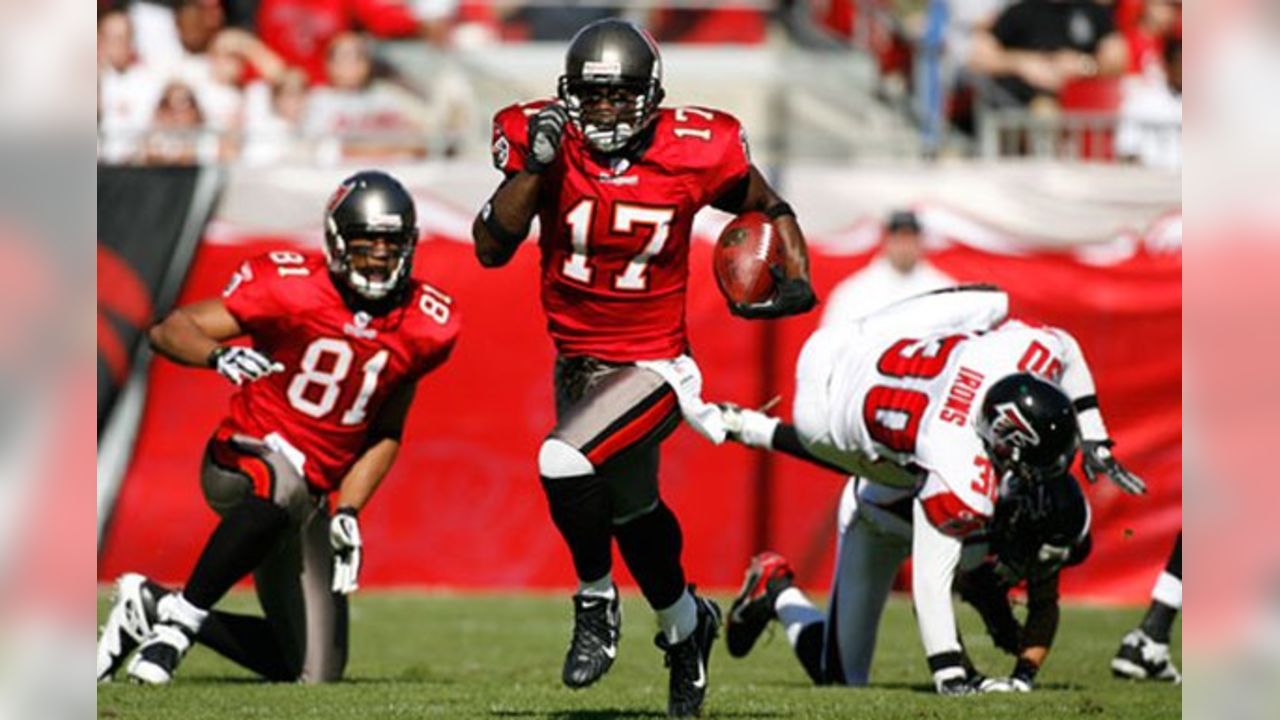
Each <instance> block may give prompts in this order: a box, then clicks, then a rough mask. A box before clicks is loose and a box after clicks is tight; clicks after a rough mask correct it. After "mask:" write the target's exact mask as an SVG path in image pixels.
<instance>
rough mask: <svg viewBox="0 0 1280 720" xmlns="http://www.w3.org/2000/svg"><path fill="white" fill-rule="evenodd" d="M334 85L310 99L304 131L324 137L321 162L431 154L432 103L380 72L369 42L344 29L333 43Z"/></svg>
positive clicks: (331, 77)
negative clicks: (426, 137)
mask: <svg viewBox="0 0 1280 720" xmlns="http://www.w3.org/2000/svg"><path fill="white" fill-rule="evenodd" d="M326 70H327V74H328V78H329V84H328V85H326V86H322V87H319V88H316V89H315V90H313V91H312V93H311V99H310V100H309V102H308V103H307V114H306V120H305V121H304V123H303V127H304V134H305V135H307V136H308V137H309V138H312V139H317V140H320V141H321V160H323V161H337V160H340V159H342V158H348V159H350V158H353V157H364V158H369V157H377V158H386V157H410V156H418V155H421V154H423V153H424V152H425V144H424V142H423V136H424V134H425V133H426V131H427V128H428V126H429V119H428V118H429V115H430V108H429V107H428V105H427V103H426V102H425V101H424V100H423V99H422V98H420V97H418V96H416V95H415V94H414V93H412V92H410V91H409V90H408V89H407V88H405V87H403V86H402V85H400V84H397V83H394V82H390V81H388V80H384V79H381V78H378V77H375V76H374V61H373V54H372V50H371V48H370V47H369V42H368V40H366V39H365V37H364V36H363V35H360V34H359V33H354V32H348V33H343V34H341V35H339V36H337V37H336V38H334V39H333V43H332V44H331V45H330V46H329V55H328V63H327V65H326Z"/></svg>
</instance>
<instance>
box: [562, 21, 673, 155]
mask: <svg viewBox="0 0 1280 720" xmlns="http://www.w3.org/2000/svg"><path fill="white" fill-rule="evenodd" d="M557 94H558V95H559V97H560V100H561V102H563V103H564V105H565V108H566V109H567V110H568V111H569V119H570V120H571V121H572V122H573V124H574V125H576V126H577V128H578V130H580V131H581V132H582V135H583V137H584V138H586V141H587V144H588V145H590V146H591V147H592V148H593V149H595V150H597V151H599V152H602V153H605V154H612V153H616V152H619V151H621V150H623V149H625V148H626V147H627V146H628V145H629V144H630V143H631V141H632V140H633V139H634V138H636V137H637V136H639V135H640V133H641V132H642V131H643V130H644V129H645V128H646V127H647V126H648V125H649V123H650V122H652V121H653V118H654V115H655V114H656V112H657V109H658V105H659V104H660V103H661V102H662V98H663V96H664V91H663V89H662V57H661V56H660V55H659V54H658V45H657V43H655V42H654V41H653V38H652V37H650V36H649V33H647V32H645V31H644V30H642V29H640V28H639V27H637V26H636V25H635V24H633V23H630V22H627V21H625V20H600V21H597V22H594V23H591V24H590V25H587V26H586V27H584V28H582V29H581V30H579V31H578V34H576V35H574V36H573V40H571V41H570V42H569V51H568V52H567V53H566V55H565V61H564V75H561V76H560V82H559V87H558V89H557Z"/></svg>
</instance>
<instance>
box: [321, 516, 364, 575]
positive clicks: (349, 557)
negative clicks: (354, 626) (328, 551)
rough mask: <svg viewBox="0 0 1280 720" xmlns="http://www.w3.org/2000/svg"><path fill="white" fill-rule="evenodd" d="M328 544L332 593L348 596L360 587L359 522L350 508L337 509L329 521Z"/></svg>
mask: <svg viewBox="0 0 1280 720" xmlns="http://www.w3.org/2000/svg"><path fill="white" fill-rule="evenodd" d="M329 544H330V545H332V546H333V591H334V592H336V593H341V594H343V595H350V594H351V593H353V592H355V590H356V588H358V587H360V586H359V584H358V583H357V582H356V580H357V579H358V578H359V576H360V547H361V542H360V521H359V520H356V511H355V510H352V509H351V508H338V512H336V513H334V516H333V519H332V520H330V521H329Z"/></svg>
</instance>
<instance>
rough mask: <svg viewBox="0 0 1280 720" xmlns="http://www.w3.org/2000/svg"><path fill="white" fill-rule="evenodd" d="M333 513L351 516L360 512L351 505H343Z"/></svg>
mask: <svg viewBox="0 0 1280 720" xmlns="http://www.w3.org/2000/svg"><path fill="white" fill-rule="evenodd" d="M333 514H334V515H350V516H351V517H356V516H357V515H358V514H359V511H358V510H356V509H355V508H353V507H351V506H350V505H343V506H341V507H339V508H338V509H337V510H334V511H333Z"/></svg>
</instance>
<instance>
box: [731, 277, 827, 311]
mask: <svg viewBox="0 0 1280 720" xmlns="http://www.w3.org/2000/svg"><path fill="white" fill-rule="evenodd" d="M769 272H770V273H772V274H773V282H774V286H775V291H774V293H773V297H772V298H769V299H768V300H766V301H764V302H758V303H730V305H729V312H731V313H733V314H734V315H737V316H738V317H743V318H748V319H751V320H758V319H763V318H780V317H786V316H788V315H799V314H800V313H806V312H809V311H810V310H812V309H813V306H814V305H817V304H818V296H817V295H815V294H813V286H812V285H810V284H809V281H808V280H805V279H804V278H789V277H786V276H785V275H783V273H782V268H780V267H778V266H777V265H772V266H770V267H769Z"/></svg>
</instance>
